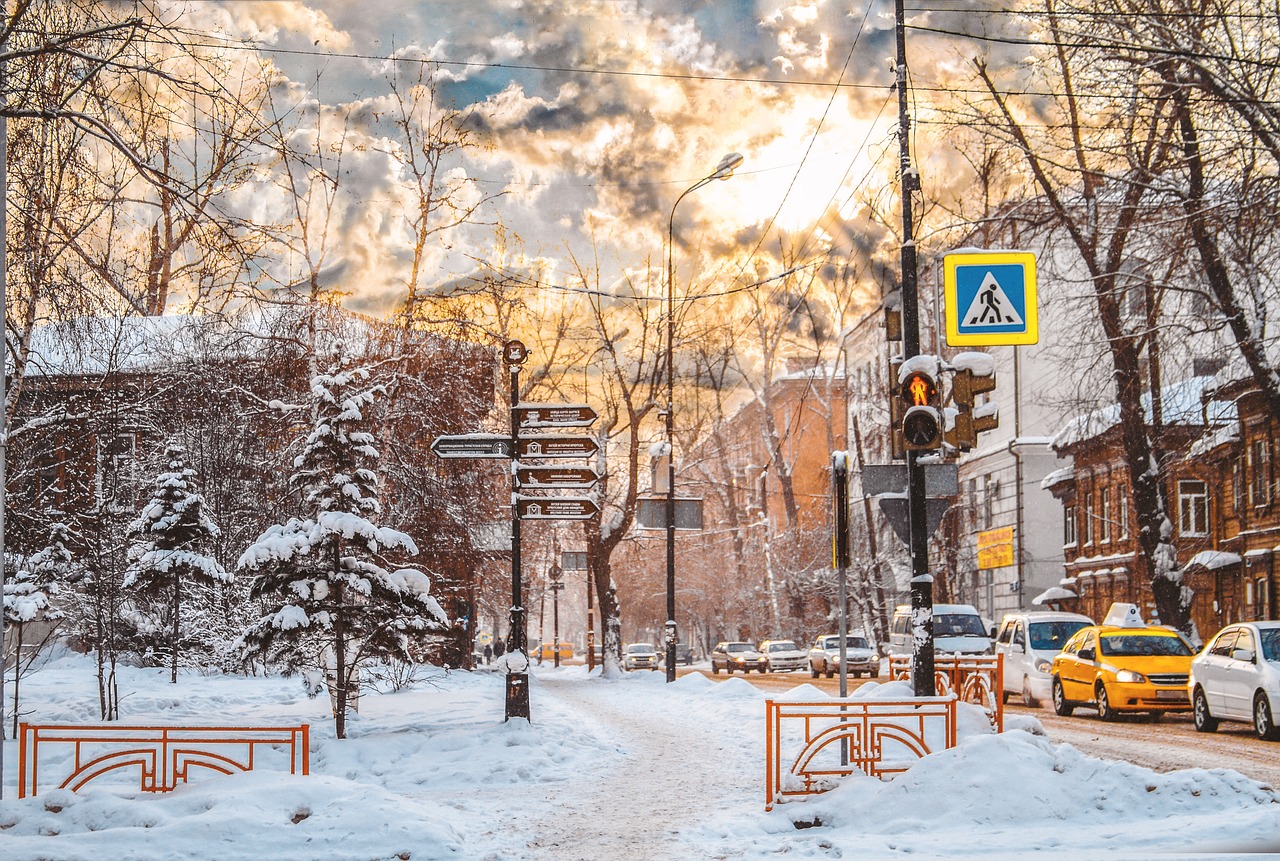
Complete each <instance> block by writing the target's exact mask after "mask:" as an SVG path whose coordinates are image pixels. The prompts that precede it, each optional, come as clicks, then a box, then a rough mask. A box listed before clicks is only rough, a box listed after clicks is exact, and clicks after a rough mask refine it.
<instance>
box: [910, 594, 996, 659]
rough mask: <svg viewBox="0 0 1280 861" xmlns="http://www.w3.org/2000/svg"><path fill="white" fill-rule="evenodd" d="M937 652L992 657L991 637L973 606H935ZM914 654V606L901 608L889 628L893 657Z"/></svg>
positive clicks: (934, 624)
mask: <svg viewBox="0 0 1280 861" xmlns="http://www.w3.org/2000/svg"><path fill="white" fill-rule="evenodd" d="M933 649H934V651H935V652H948V653H953V654H954V653H959V654H964V655H974V654H977V655H990V654H991V653H992V652H991V633H990V631H988V630H987V628H986V627H985V625H984V624H983V621H982V617H981V616H979V615H978V610H977V608H976V607H974V606H973V605H972V604H934V605H933ZM911 653H912V648H911V605H910V604H899V605H898V606H897V608H896V609H895V610H894V611H893V624H892V625H891V626H890V627H889V654H891V655H910V654H911Z"/></svg>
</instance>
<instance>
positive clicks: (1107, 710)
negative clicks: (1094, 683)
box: [1094, 682, 1116, 721]
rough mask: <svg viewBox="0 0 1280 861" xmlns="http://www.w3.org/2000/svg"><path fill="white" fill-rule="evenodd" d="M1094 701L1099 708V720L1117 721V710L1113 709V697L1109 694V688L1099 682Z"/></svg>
mask: <svg viewBox="0 0 1280 861" xmlns="http://www.w3.org/2000/svg"><path fill="white" fill-rule="evenodd" d="M1094 699H1095V702H1096V703H1097V706H1098V717H1099V718H1101V719H1102V720H1105V721H1113V720H1115V719H1116V710H1115V709H1113V708H1112V707H1111V696H1110V695H1109V694H1108V693H1107V686H1106V685H1104V684H1103V683H1102V682H1098V689H1097V690H1096V691H1094Z"/></svg>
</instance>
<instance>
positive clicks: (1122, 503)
mask: <svg viewBox="0 0 1280 861" xmlns="http://www.w3.org/2000/svg"><path fill="white" fill-rule="evenodd" d="M1116 495H1117V497H1118V498H1117V500H1116V507H1117V508H1118V509H1120V510H1119V511H1117V512H1116V514H1117V515H1118V517H1119V519H1120V534H1119V537H1120V538H1128V537H1129V488H1127V487H1125V486H1124V485H1123V484H1122V485H1120V486H1119V487H1117V488H1116Z"/></svg>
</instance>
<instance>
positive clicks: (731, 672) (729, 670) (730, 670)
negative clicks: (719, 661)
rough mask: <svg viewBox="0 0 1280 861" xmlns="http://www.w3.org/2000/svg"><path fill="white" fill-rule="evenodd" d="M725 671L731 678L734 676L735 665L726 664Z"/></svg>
mask: <svg viewBox="0 0 1280 861" xmlns="http://www.w3.org/2000/svg"><path fill="white" fill-rule="evenodd" d="M724 671H725V672H726V673H728V674H729V675H731V676H732V675H733V664H725V665H724Z"/></svg>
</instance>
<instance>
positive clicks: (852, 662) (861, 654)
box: [808, 634, 880, 679]
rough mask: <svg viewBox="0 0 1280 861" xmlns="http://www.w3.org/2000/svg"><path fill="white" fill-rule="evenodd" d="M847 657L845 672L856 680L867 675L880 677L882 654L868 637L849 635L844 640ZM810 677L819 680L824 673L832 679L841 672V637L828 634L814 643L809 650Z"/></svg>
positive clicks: (874, 677)
mask: <svg viewBox="0 0 1280 861" xmlns="http://www.w3.org/2000/svg"><path fill="white" fill-rule="evenodd" d="M844 651H845V657H846V658H847V659H848V661H849V663H848V664H847V665H846V667H845V672H846V673H849V674H851V675H853V677H854V678H861V677H862V675H863V674H864V673H865V674H867V675H869V676H871V678H873V679H876V678H879V677H880V653H879V652H878V651H877V650H876V648H875V646H873V645H872V644H871V643H869V642H868V641H867V638H866V637H863V636H860V635H858V634H849V635H848V636H846V637H845V638H844ZM808 662H809V675H810V676H812V677H813V678H815V679H816V678H817V677H818V676H820V675H822V674H823V673H825V674H826V676H827V678H831V677H832V676H834V675H835V674H836V673H837V672H839V671H840V635H839V634H834V635H832V634H827V635H824V636H821V637H818V638H817V639H816V640H814V641H813V648H811V649H810V650H809V655H808Z"/></svg>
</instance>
